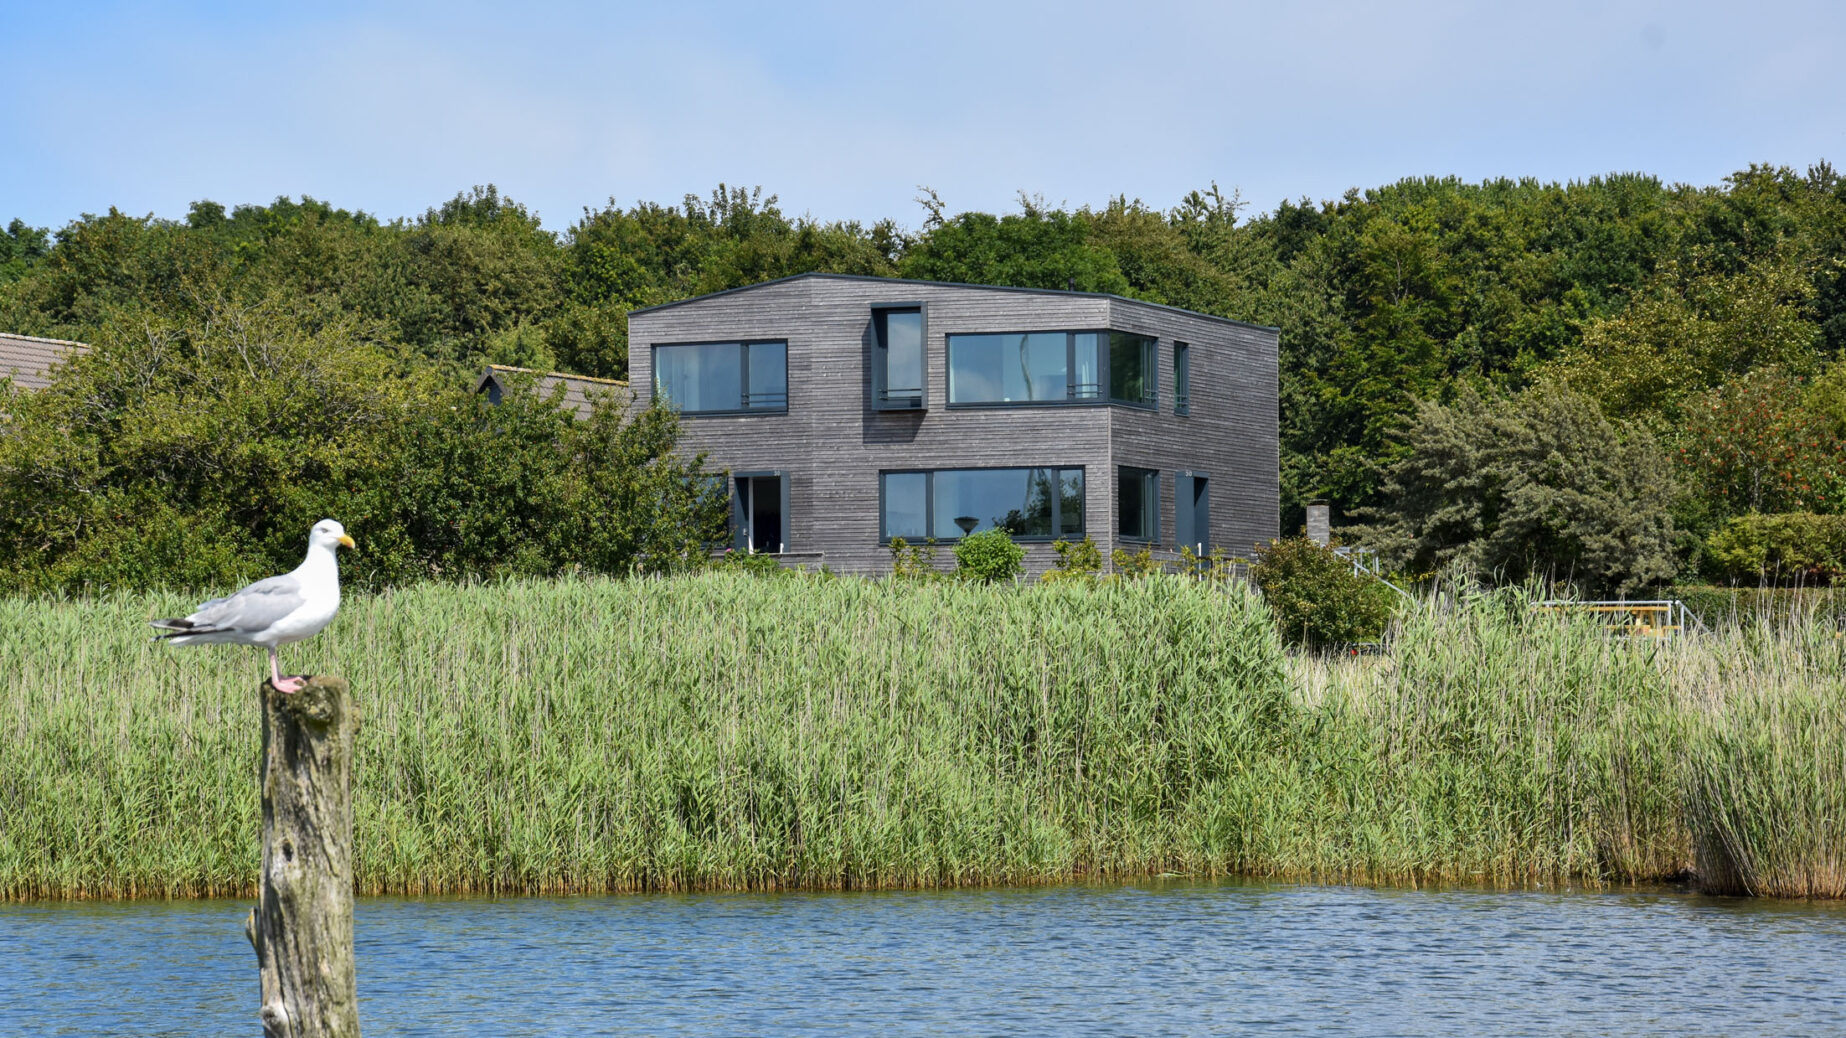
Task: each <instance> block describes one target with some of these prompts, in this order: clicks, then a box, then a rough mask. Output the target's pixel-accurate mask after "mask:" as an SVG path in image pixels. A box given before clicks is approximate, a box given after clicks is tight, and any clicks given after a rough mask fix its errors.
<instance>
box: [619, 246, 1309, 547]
mask: <svg viewBox="0 0 1846 1038" xmlns="http://www.w3.org/2000/svg"><path fill="white" fill-rule="evenodd" d="M890 303H921V304H923V305H924V306H925V307H926V324H925V328H924V335H925V339H924V343H925V349H926V351H927V354H926V355H927V363H926V375H927V383H928V384H927V394H928V401H927V403H928V408H927V410H926V411H922V412H907V411H879V410H874V409H873V407H872V389H871V382H872V374H871V363H870V362H871V355H872V309H873V308H874V307H876V306H879V305H883V304H890ZM1093 328H1114V329H1117V330H1120V331H1128V332H1137V333H1140V334H1144V335H1151V336H1155V337H1157V338H1158V340H1159V344H1160V345H1159V351H1158V354H1159V358H1160V361H1159V372H1160V374H1159V378H1160V384H1159V388H1160V400H1159V407H1158V409H1157V410H1154V411H1143V410H1140V409H1136V408H1128V407H1122V406H1110V405H1100V404H1099V405H1094V406H1089V405H1085V406H1038V407H1032V406H1025V407H973V408H950V407H949V406H948V404H947V401H948V371H947V350H946V348H945V337H946V336H948V335H953V334H961V333H975V332H1006V331H1051V330H1066V329H1093ZM741 339H784V340H786V341H787V342H788V412H787V413H786V414H775V415H711V416H702V415H685V416H683V417H682V419H681V444H682V448H683V449H684V450H686V451H689V452H703V453H705V455H706V464H707V466H708V467H709V468H712V469H728V470H732V471H768V470H776V471H782V472H786V473H788V475H789V507H790V512H791V514H790V515H789V516H788V517H787V523H788V526H787V531H788V533H787V546H788V551H789V552H790V553H800V554H802V555H804V556H806V557H808V559H809V560H811V559H812V557H813V556H814V554H816V553H818V554H819V555H820V556H821V557H822V559H823V561H824V562H825V563H826V565H828V566H829V567H831V568H833V569H835V570H837V571H840V572H853V573H868V572H883V571H888V570H889V569H890V551H889V549H888V548H887V547H886V546H885V545H884V544H883V543H882V542H881V541H880V540H879V518H880V517H879V473H880V472H883V471H890V470H903V469H951V468H987V467H1039V466H1060V467H1078V466H1080V467H1082V468H1083V469H1084V486H1085V506H1084V512H1085V528H1086V532H1087V533H1088V534H1089V535H1090V536H1091V537H1093V538H1095V540H1096V542H1097V544H1098V545H1099V546H1101V547H1102V550H1103V552H1104V555H1105V556H1107V554H1108V553H1109V552H1110V551H1111V550H1112V549H1113V548H1114V547H1115V546H1116V543H1115V466H1116V465H1118V464H1129V465H1139V466H1142V467H1147V468H1155V469H1159V470H1160V471H1161V474H1162V477H1163V478H1162V482H1161V498H1162V502H1161V508H1162V515H1161V534H1162V537H1163V540H1164V543H1165V544H1166V546H1168V547H1171V544H1172V537H1173V531H1174V525H1173V522H1174V515H1173V511H1174V509H1173V484H1172V481H1171V476H1170V473H1172V472H1175V471H1178V470H1181V469H1188V470H1196V471H1199V472H1202V473H1206V474H1208V476H1209V478H1210V480H1211V484H1210V485H1211V504H1212V512H1211V518H1210V523H1211V538H1212V541H1213V543H1215V544H1221V545H1222V546H1224V547H1226V548H1227V549H1230V550H1232V551H1234V552H1238V553H1247V552H1248V550H1249V547H1250V544H1251V543H1253V542H1254V541H1257V540H1266V539H1268V538H1270V537H1274V536H1275V535H1276V530H1277V525H1278V521H1279V520H1278V515H1279V511H1278V509H1279V501H1280V496H1279V485H1278V473H1277V445H1276V335H1275V331H1274V330H1273V329H1267V328H1258V327H1255V326H1246V325H1239V324H1236V323H1233V322H1225V321H1220V320H1217V319H1215V318H1209V317H1204V316H1202V315H1194V314H1189V313H1187V312H1185V311H1179V310H1174V309H1172V308H1168V307H1160V306H1155V305H1152V304H1145V303H1138V302H1134V301H1131V300H1124V299H1119V298H1116V297H1112V296H1105V295H1096V294H1087V293H1066V292H1026V291H1019V290H1013V289H1001V288H989V287H981V286H968V285H944V284H933V283H920V282H912V281H896V280H885V279H877V278H852V277H839V276H831V275H807V276H802V277H797V278H791V279H785V280H782V281H777V282H769V283H767V284H764V285H760V286H754V287H751V288H748V289H742V290H736V291H732V292H727V293H720V294H718V295H715V296H707V297H702V298H699V299H694V300H688V301H684V302H681V303H675V304H669V305H667V306H664V307H656V308H653V309H650V310H644V311H637V312H635V313H633V314H630V315H629V378H630V381H631V384H632V385H633V387H634V390H635V406H637V407H644V406H646V405H647V403H648V401H649V399H650V398H651V397H652V388H653V355H652V347H653V346H654V345H656V344H665V343H686V342H725V341H733V340H741ZM1176 339H1177V340H1179V341H1184V342H1187V343H1189V344H1190V345H1191V350H1192V354H1191V356H1192V362H1191V363H1192V407H1191V412H1192V413H1191V416H1190V417H1177V416H1175V415H1174V414H1173V413H1172V411H1173V405H1172V394H1173V383H1172V378H1173V372H1172V366H1173V356H1172V352H1173V350H1172V345H1173V342H1174V341H1175V340H1176ZM1027 553H1028V554H1027V564H1028V568H1029V569H1030V570H1032V571H1034V572H1036V571H1040V570H1043V569H1044V568H1045V567H1047V566H1048V565H1049V564H1050V561H1051V558H1052V554H1051V551H1050V547H1049V545H1042V544H1030V545H1028V546H1027ZM939 555H940V557H941V558H942V559H943V560H944V561H945V564H946V562H947V560H949V559H950V554H949V551H948V549H947V547H946V546H945V547H944V548H943V549H942V550H941V551H940V552H939Z"/></svg>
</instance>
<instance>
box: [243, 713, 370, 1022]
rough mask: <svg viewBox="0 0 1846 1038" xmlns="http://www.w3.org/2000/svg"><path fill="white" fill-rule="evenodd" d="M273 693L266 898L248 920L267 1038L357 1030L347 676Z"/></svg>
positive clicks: (268, 725) (267, 751) (266, 736)
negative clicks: (292, 690)
mask: <svg viewBox="0 0 1846 1038" xmlns="http://www.w3.org/2000/svg"><path fill="white" fill-rule="evenodd" d="M262 697H263V774H262V780H263V888H262V894H261V897H262V900H261V901H260V902H259V903H258V905H257V907H256V909H255V910H253V911H252V912H251V913H250V918H249V919H248V920H247V921H246V922H245V923H244V932H245V933H246V934H248V935H249V937H250V943H251V944H252V945H254V946H255V948H256V962H257V968H258V969H259V970H261V972H262V982H263V1009H262V1019H263V1034H264V1035H266V1036H267V1038H357V1035H358V1034H359V1002H358V988H357V982H356V980H355V977H354V974H353V798H352V777H353V736H354V733H355V732H357V731H358V728H359V715H358V712H357V710H356V709H355V708H354V707H353V703H352V695H351V690H350V689H349V688H348V687H347V684H346V681H345V680H344V679H342V678H333V677H311V678H309V679H308V680H307V684H306V685H304V686H303V687H302V689H301V691H299V692H292V693H285V692H278V691H276V688H275V686H274V685H272V684H270V683H269V682H267V681H265V682H264V683H263V688H262Z"/></svg>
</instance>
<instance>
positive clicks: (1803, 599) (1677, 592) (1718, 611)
mask: <svg viewBox="0 0 1846 1038" xmlns="http://www.w3.org/2000/svg"><path fill="white" fill-rule="evenodd" d="M1663 594H1665V596H1666V597H1668V598H1676V599H1678V600H1680V601H1681V602H1683V603H1685V605H1686V608H1687V609H1689V610H1691V611H1692V615H1693V616H1696V617H1698V618H1699V620H1700V621H1701V622H1703V623H1704V624H1705V626H1706V627H1710V628H1717V627H1721V626H1724V625H1726V624H1733V623H1736V624H1746V625H1747V624H1755V623H1759V622H1767V623H1770V624H1774V625H1777V626H1781V625H1785V624H1790V623H1797V622H1799V623H1810V622H1820V623H1833V624H1840V625H1846V587H1837V586H1836V587H1805V588H1791V587H1712V586H1710V585H1698V584H1692V585H1688V584H1682V585H1678V586H1676V587H1670V588H1667V589H1666V590H1665V591H1664V592H1663Z"/></svg>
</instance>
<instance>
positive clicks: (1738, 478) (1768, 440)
mask: <svg viewBox="0 0 1846 1038" xmlns="http://www.w3.org/2000/svg"><path fill="white" fill-rule="evenodd" d="M1803 388H1804V387H1803V385H1802V382H1801V380H1800V379H1797V378H1794V377H1791V376H1790V375H1788V374H1787V373H1786V372H1785V371H1783V370H1781V369H1779V368H1764V369H1758V370H1755V371H1751V372H1748V373H1746V374H1744V375H1741V376H1739V377H1737V378H1735V379H1732V380H1731V381H1729V382H1727V383H1725V384H1724V385H1722V386H1719V387H1718V388H1717V389H1714V390H1712V391H1710V392H1708V393H1705V394H1702V395H1701V396H1700V397H1698V398H1696V399H1695V400H1694V401H1692V402H1691V403H1690V404H1689V405H1688V406H1687V407H1686V409H1685V422H1684V426H1683V429H1682V431H1681V436H1680V439H1681V441H1682V443H1683V446H1682V447H1681V448H1680V461H1681V462H1682V463H1683V464H1684V465H1685V466H1686V468H1687V470H1688V475H1689V476H1690V477H1691V479H1692V481H1693V485H1694V486H1695V487H1696V488H1697V489H1698V492H1699V493H1700V494H1701V495H1702V496H1703V497H1704V498H1705V499H1706V500H1707V501H1708V502H1709V504H1710V506H1711V509H1710V510H1711V511H1712V512H1713V513H1714V514H1717V515H1720V516H1723V515H1736V514H1739V513H1744V512H1795V511H1824V512H1833V511H1837V510H1838V509H1839V508H1840V506H1841V505H1842V504H1846V454H1843V453H1842V452H1843V451H1846V441H1842V440H1841V438H1840V436H1839V434H1838V433H1837V432H1836V431H1835V429H1834V425H1833V422H1832V421H1830V420H1829V419H1828V418H1827V417H1826V416H1825V415H1822V414H1819V413H1816V412H1815V411H1813V410H1811V409H1809V408H1808V407H1807V406H1805V404H1804V401H1803V396H1802V394H1803Z"/></svg>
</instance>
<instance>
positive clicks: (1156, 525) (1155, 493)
mask: <svg viewBox="0 0 1846 1038" xmlns="http://www.w3.org/2000/svg"><path fill="white" fill-rule="evenodd" d="M1115 534H1116V536H1118V537H1120V538H1122V539H1123V540H1129V541H1157V540H1159V539H1160V473H1159V472H1158V471H1156V470H1154V469H1138V468H1134V467H1133V466H1130V465H1122V466H1118V467H1117V468H1116V470H1115Z"/></svg>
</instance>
